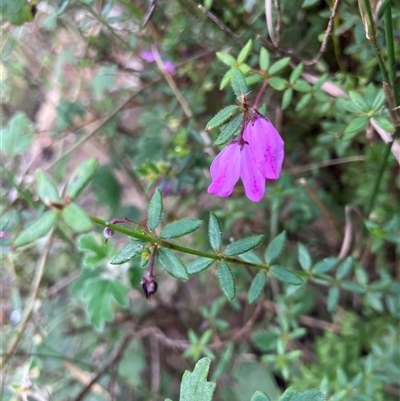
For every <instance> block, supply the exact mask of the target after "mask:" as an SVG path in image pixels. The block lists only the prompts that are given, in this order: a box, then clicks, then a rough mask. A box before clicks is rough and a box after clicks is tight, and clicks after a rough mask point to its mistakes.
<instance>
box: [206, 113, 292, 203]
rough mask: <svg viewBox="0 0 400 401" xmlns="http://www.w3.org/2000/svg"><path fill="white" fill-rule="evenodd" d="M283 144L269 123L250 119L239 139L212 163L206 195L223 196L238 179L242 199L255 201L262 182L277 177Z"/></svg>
mask: <svg viewBox="0 0 400 401" xmlns="http://www.w3.org/2000/svg"><path fill="white" fill-rule="evenodd" d="M283 148H284V142H283V140H282V138H281V136H280V135H279V133H278V131H277V130H276V129H275V127H274V126H273V125H272V123H271V122H270V121H269V120H267V119H265V118H263V117H260V116H258V115H256V116H255V117H254V118H253V119H251V120H250V121H249V122H248V123H247V125H246V127H245V129H244V132H243V137H241V138H239V139H238V140H236V141H233V142H232V143H231V144H229V145H228V146H227V147H226V148H225V149H223V150H222V151H221V152H220V153H219V155H218V156H217V157H216V158H215V160H214V161H213V162H212V164H211V167H210V173H211V178H212V182H211V185H210V186H209V187H208V193H210V194H213V195H217V196H221V197H226V196H229V195H231V193H232V191H233V187H234V186H235V184H236V183H237V182H238V180H239V177H240V178H241V179H242V182H243V185H244V189H245V193H246V196H247V197H248V198H249V199H250V200H251V201H253V202H259V201H260V200H261V199H262V198H263V196H264V191H265V181H266V179H269V180H276V179H278V178H279V175H280V171H281V168H282V163H283V157H284V150H283Z"/></svg>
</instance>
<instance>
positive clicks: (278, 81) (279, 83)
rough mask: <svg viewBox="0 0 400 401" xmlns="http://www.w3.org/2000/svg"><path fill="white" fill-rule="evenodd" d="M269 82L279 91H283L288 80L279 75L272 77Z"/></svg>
mask: <svg viewBox="0 0 400 401" xmlns="http://www.w3.org/2000/svg"><path fill="white" fill-rule="evenodd" d="M268 83H269V85H270V86H272V87H273V88H274V89H276V90H277V91H283V90H284V89H285V88H286V81H285V80H284V79H282V78H279V77H271V78H270V79H269V81H268Z"/></svg>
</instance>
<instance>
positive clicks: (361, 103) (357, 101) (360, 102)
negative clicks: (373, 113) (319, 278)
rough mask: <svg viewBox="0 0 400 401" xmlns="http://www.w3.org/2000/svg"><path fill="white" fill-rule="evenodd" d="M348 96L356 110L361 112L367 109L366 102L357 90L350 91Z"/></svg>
mask: <svg viewBox="0 0 400 401" xmlns="http://www.w3.org/2000/svg"><path fill="white" fill-rule="evenodd" d="M349 98H350V100H351V102H352V103H353V104H354V106H355V107H356V108H357V110H358V111H361V112H368V111H369V107H368V105H367V102H366V101H365V100H364V99H363V98H362V96H361V95H359V94H358V93H357V92H354V91H350V92H349Z"/></svg>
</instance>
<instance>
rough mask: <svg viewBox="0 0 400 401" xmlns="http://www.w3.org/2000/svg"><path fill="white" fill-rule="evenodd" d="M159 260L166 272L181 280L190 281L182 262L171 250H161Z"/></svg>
mask: <svg viewBox="0 0 400 401" xmlns="http://www.w3.org/2000/svg"><path fill="white" fill-rule="evenodd" d="M158 260H159V262H160V263H161V265H162V267H163V268H164V270H165V271H166V272H167V273H169V274H170V275H171V276H172V277H175V278H177V279H180V280H188V279H189V275H188V272H187V270H186V267H185V265H184V264H183V263H182V261H181V260H180V259H179V258H178V257H177V256H176V255H175V254H174V253H173V252H172V251H170V250H169V249H167V248H161V249H159V250H158Z"/></svg>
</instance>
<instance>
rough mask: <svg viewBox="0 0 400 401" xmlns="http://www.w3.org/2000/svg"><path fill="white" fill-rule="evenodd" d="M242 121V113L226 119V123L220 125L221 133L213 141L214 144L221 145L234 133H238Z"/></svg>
mask: <svg viewBox="0 0 400 401" xmlns="http://www.w3.org/2000/svg"><path fill="white" fill-rule="evenodd" d="M242 122H243V115H242V114H237V115H236V116H234V117H233V118H232V119H231V120H230V121H228V123H227V124H226V125H224V126H223V127H222V129H221V133H220V134H219V136H218V138H217V140H216V141H215V142H214V146H222V145H225V144H227V143H228V142H229V141H230V140H231V139H232V138H233V137H234V136H235V135H237V134H238V133H239V130H240V127H241V126H242Z"/></svg>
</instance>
